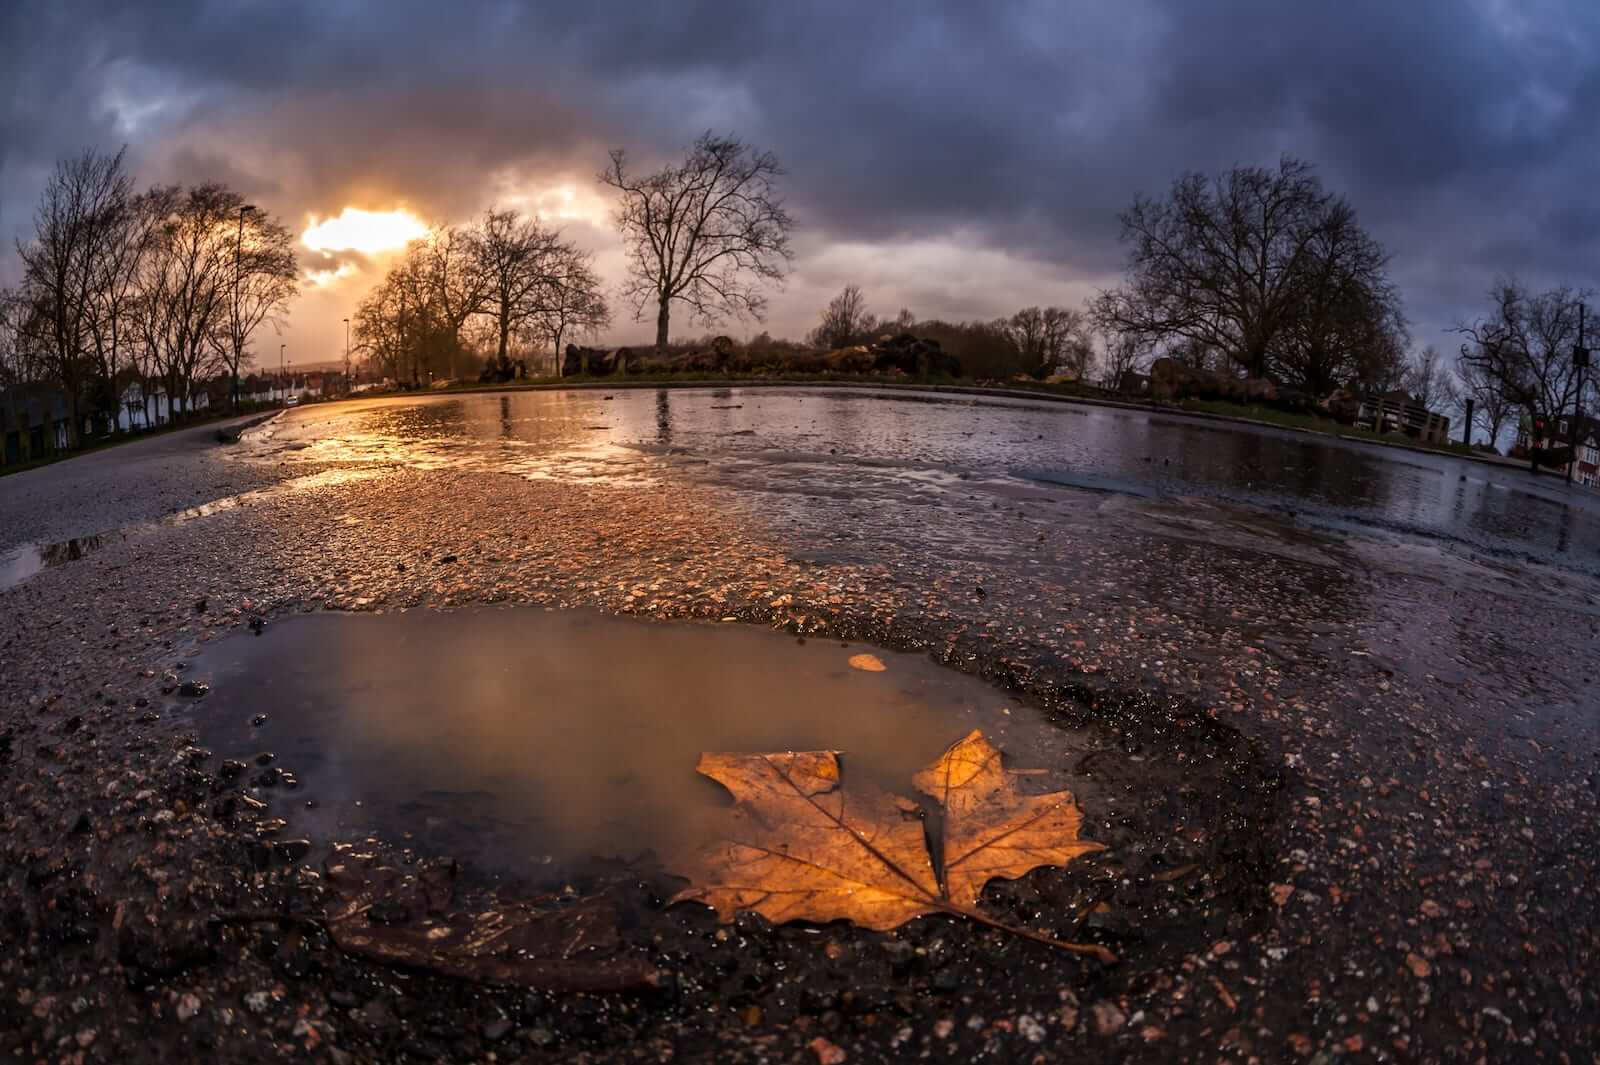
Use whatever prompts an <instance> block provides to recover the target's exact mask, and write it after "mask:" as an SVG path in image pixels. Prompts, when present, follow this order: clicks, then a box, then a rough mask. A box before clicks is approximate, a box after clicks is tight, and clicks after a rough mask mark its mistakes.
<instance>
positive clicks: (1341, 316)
mask: <svg viewBox="0 0 1600 1065" xmlns="http://www.w3.org/2000/svg"><path fill="white" fill-rule="evenodd" d="M1387 267H1388V255H1387V253H1385V251H1384V250H1383V248H1382V247H1381V246H1379V244H1378V242H1377V241H1375V240H1373V239H1372V237H1371V236H1369V235H1368V234H1367V232H1366V231H1365V230H1364V229H1362V228H1361V225H1360V223H1359V222H1357V220H1356V214H1355V211H1354V210H1353V209H1352V208H1351V207H1350V206H1349V205H1348V204H1346V203H1344V202H1343V201H1339V200H1332V201H1328V202H1327V203H1326V205H1325V207H1324V209H1323V211H1322V213H1321V216H1320V217H1319V218H1317V219H1316V220H1315V221H1314V222H1312V223H1311V240H1310V243H1309V245H1308V246H1307V248H1306V256H1305V259H1304V262H1303V266H1302V277H1301V279H1300V281H1299V282H1298V283H1297V284H1296V286H1295V291H1296V293H1297V297H1298V298H1297V301H1296V303H1295V304H1294V305H1293V306H1291V307H1290V309H1289V310H1290V313H1289V315H1288V317H1287V319H1286V321H1285V324H1284V327H1283V329H1282V332H1281V334H1280V336H1279V338H1278V341H1277V343H1276V345H1275V347H1274V356H1275V357H1274V358H1273V360H1272V361H1273V363H1274V365H1275V369H1276V372H1277V374H1278V375H1279V376H1281V377H1282V378H1283V379H1284V380H1286V381H1290V382H1293V383H1294V384H1296V385H1298V386H1299V387H1301V388H1303V389H1305V390H1306V391H1307V392H1310V393H1311V394H1313V395H1317V396H1322V395H1326V394H1328V393H1329V392H1331V391H1333V390H1334V389H1336V388H1344V387H1349V386H1351V385H1353V384H1355V383H1357V382H1367V383H1372V382H1373V381H1376V380H1381V379H1385V378H1389V377H1391V376H1392V374H1393V371H1394V370H1395V367H1394V366H1393V365H1392V363H1393V361H1394V359H1395V356H1396V355H1397V354H1398V353H1400V352H1401V351H1403V350H1404V348H1405V344H1406V323H1405V315H1404V313H1403V312H1402V310H1401V307H1400V297H1399V293H1398V291H1397V290H1396V289H1395V287H1394V285H1393V284H1392V283H1391V282H1390V280H1389V278H1388V274H1387V272H1386V271H1387Z"/></svg>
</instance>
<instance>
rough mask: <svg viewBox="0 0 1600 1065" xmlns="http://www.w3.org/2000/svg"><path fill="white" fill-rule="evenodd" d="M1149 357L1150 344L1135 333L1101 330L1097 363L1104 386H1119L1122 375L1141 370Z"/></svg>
mask: <svg viewBox="0 0 1600 1065" xmlns="http://www.w3.org/2000/svg"><path fill="white" fill-rule="evenodd" d="M1149 359H1150V346H1149V344H1148V343H1147V342H1146V341H1145V340H1144V339H1143V338H1142V337H1140V336H1139V335H1138V334H1137V333H1125V332H1119V331H1117V330H1114V329H1113V330H1105V331H1102V333H1101V336H1100V359H1099V363H1100V367H1101V381H1102V383H1103V384H1104V386H1105V387H1106V388H1113V389H1114V388H1119V387H1121V384H1122V378H1123V376H1124V375H1126V374H1129V373H1134V372H1137V371H1141V370H1143V369H1144V367H1145V364H1146V363H1147V362H1148V361H1149Z"/></svg>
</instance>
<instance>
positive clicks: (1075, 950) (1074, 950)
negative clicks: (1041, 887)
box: [938, 900, 1117, 965]
mask: <svg viewBox="0 0 1600 1065" xmlns="http://www.w3.org/2000/svg"><path fill="white" fill-rule="evenodd" d="M938 906H939V908H940V909H941V910H943V911H944V912H946V913H948V914H951V915H952V916H956V917H965V918H967V919H968V920H971V921H977V922H978V923H979V924H981V925H987V926H988V927H990V928H993V929H995V930H996V931H999V932H1007V933H1010V934H1011V935H1014V936H1021V937H1022V938H1023V939H1031V940H1032V941H1033V942H1035V943H1042V944H1044V945H1045V946H1047V947H1054V948H1055V949H1057V950H1064V951H1067V952H1069V953H1071V954H1082V955H1086V956H1088V957H1091V958H1095V959H1097V960H1099V961H1102V962H1104V963H1105V964H1107V965H1115V964H1117V956H1116V955H1115V954H1113V953H1112V952H1111V951H1110V950H1107V949H1106V948H1105V947H1102V946H1100V945H1098V944H1096V943H1069V942H1068V941H1066V940H1064V939H1056V938H1055V937H1054V936H1047V935H1045V934H1044V933H1043V932H1035V931H1034V930H1033V929H1031V928H1022V927H1020V926H1018V925H1012V924H1006V923H1005V922H1004V921H997V920H995V919H994V918H993V917H989V916H987V915H985V914H982V913H979V912H978V911H977V910H969V909H966V908H965V907H962V906H957V905H956V904H955V903H953V902H944V901H942V900H941V901H940V902H939V903H938Z"/></svg>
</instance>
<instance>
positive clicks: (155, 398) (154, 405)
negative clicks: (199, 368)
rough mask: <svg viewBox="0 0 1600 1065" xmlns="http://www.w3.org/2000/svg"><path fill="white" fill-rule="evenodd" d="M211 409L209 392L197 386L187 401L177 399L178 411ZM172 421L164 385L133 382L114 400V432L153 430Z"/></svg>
mask: <svg viewBox="0 0 1600 1065" xmlns="http://www.w3.org/2000/svg"><path fill="white" fill-rule="evenodd" d="M209 409H211V393H210V391H209V390H208V389H206V388H204V387H197V388H196V389H195V390H194V393H193V394H192V395H190V396H189V398H188V400H187V402H181V401H180V402H179V404H178V413H179V414H193V413H195V412H197V411H204V410H209ZM171 421H172V398H171V397H170V396H168V395H167V389H166V386H165V385H163V384H161V383H159V382H156V381H150V382H144V381H134V382H133V383H131V384H129V385H128V386H127V387H126V388H124V389H123V390H122V395H121V396H120V397H119V399H118V402H117V432H119V433H127V432H135V431H140V430H144V429H156V428H159V427H161V426H163V425H167V424H169V423H171Z"/></svg>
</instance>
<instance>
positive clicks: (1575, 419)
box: [1567, 303, 1589, 484]
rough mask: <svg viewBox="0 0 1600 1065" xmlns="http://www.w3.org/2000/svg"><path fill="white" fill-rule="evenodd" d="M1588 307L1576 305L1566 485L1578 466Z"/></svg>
mask: <svg viewBox="0 0 1600 1065" xmlns="http://www.w3.org/2000/svg"><path fill="white" fill-rule="evenodd" d="M1587 311H1588V307H1587V306H1585V305H1584V304H1582V303H1580V304H1578V342H1577V344H1575V345H1573V348H1572V365H1573V367H1574V368H1575V369H1576V370H1577V371H1578V394H1577V395H1576V396H1574V397H1573V400H1572V408H1573V410H1572V432H1571V434H1570V435H1568V437H1567V446H1568V447H1570V448H1571V449H1572V454H1571V456H1570V457H1568V459H1567V483H1568V484H1571V483H1572V467H1574V466H1576V465H1577V464H1578V440H1579V437H1580V436H1581V427H1580V426H1579V424H1578V423H1579V422H1581V421H1583V371H1584V370H1585V369H1586V368H1587V367H1588V365H1589V349H1588V348H1586V347H1584V346H1583V326H1584V318H1585V317H1586V313H1587Z"/></svg>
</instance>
